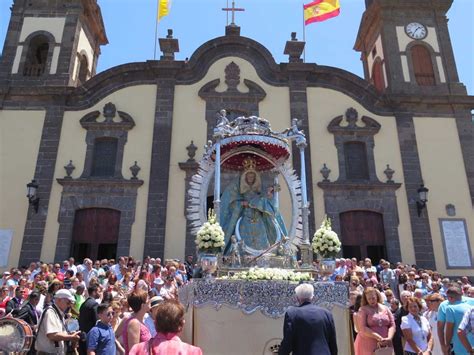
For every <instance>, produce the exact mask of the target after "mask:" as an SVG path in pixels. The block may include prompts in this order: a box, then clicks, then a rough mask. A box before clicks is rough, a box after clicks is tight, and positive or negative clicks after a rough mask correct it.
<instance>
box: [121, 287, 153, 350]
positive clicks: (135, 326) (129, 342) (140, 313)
mask: <svg viewBox="0 0 474 355" xmlns="http://www.w3.org/2000/svg"><path fill="white" fill-rule="evenodd" d="M127 302H128V305H129V306H130V308H131V309H132V310H133V314H132V315H131V316H130V317H129V318H127V319H125V320H124V321H123V323H124V324H123V328H122V339H123V345H124V348H125V355H127V354H128V353H129V351H130V349H131V348H132V347H133V346H134V345H135V344H138V343H141V342H144V341H147V340H150V339H151V334H150V331H149V330H148V328H147V327H146V325H145V324H144V323H143V318H144V317H145V314H146V313H147V312H148V311H149V310H150V305H149V304H148V295H147V293H146V292H145V291H136V292H133V293H131V294H130V295H129V296H128V297H127Z"/></svg>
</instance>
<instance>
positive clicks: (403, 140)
mask: <svg viewBox="0 0 474 355" xmlns="http://www.w3.org/2000/svg"><path fill="white" fill-rule="evenodd" d="M395 118H396V121H397V131H398V141H399V143H400V152H401V156H402V166H403V175H404V177H405V189H406V192H407V200H408V201H416V200H418V192H417V190H418V188H419V187H420V185H421V184H422V183H423V177H422V175H421V166H420V157H419V155H418V146H417V142H416V135H415V126H414V123H413V115H412V114H402V113H398V114H396V115H395ZM428 188H429V186H428ZM408 208H409V212H410V223H411V231H412V237H413V246H414V249H415V258H416V264H417V265H418V266H419V267H422V268H429V269H432V270H434V269H435V268H436V263H435V257H434V252H433V241H432V239H431V231H430V222H429V219H428V208H429V202H428V204H427V207H426V209H425V210H423V211H422V213H421V216H419V217H418V211H417V206H416V203H410V202H409V204H408Z"/></svg>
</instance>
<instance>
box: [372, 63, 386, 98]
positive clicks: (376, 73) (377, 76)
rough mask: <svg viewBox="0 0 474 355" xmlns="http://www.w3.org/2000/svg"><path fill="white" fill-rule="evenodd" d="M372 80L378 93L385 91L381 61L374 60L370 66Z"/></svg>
mask: <svg viewBox="0 0 474 355" xmlns="http://www.w3.org/2000/svg"><path fill="white" fill-rule="evenodd" d="M372 80H373V83H374V86H375V88H376V89H377V91H378V92H382V91H383V90H384V89H385V80H384V78H383V65H382V61H381V60H376V61H375V62H374V64H373V66H372Z"/></svg>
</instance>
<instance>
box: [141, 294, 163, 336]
mask: <svg viewBox="0 0 474 355" xmlns="http://www.w3.org/2000/svg"><path fill="white" fill-rule="evenodd" d="M164 301H165V300H164V299H163V297H161V296H155V297H152V298H151V299H150V310H149V311H148V313H147V314H146V315H145V318H144V319H143V323H144V324H145V325H146V327H147V328H148V330H149V331H150V334H151V336H152V337H154V336H155V335H156V328H155V321H156V310H157V308H158V305H159V304H160V303H162V302H164Z"/></svg>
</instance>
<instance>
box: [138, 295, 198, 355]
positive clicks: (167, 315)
mask: <svg viewBox="0 0 474 355" xmlns="http://www.w3.org/2000/svg"><path fill="white" fill-rule="evenodd" d="M183 326H184V307H183V305H182V304H180V303H178V302H175V301H166V302H164V303H162V304H160V305H159V306H158V307H157V310H156V321H155V327H156V331H157V334H156V336H155V337H154V338H153V339H150V340H148V341H145V342H142V343H140V344H137V345H135V346H134V347H133V348H132V349H131V350H130V355H141V354H149V355H202V350H201V349H200V348H198V347H196V346H192V345H189V344H186V343H184V342H182V341H181V339H180V338H179V336H178V334H179V333H181V331H182V330H183Z"/></svg>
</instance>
